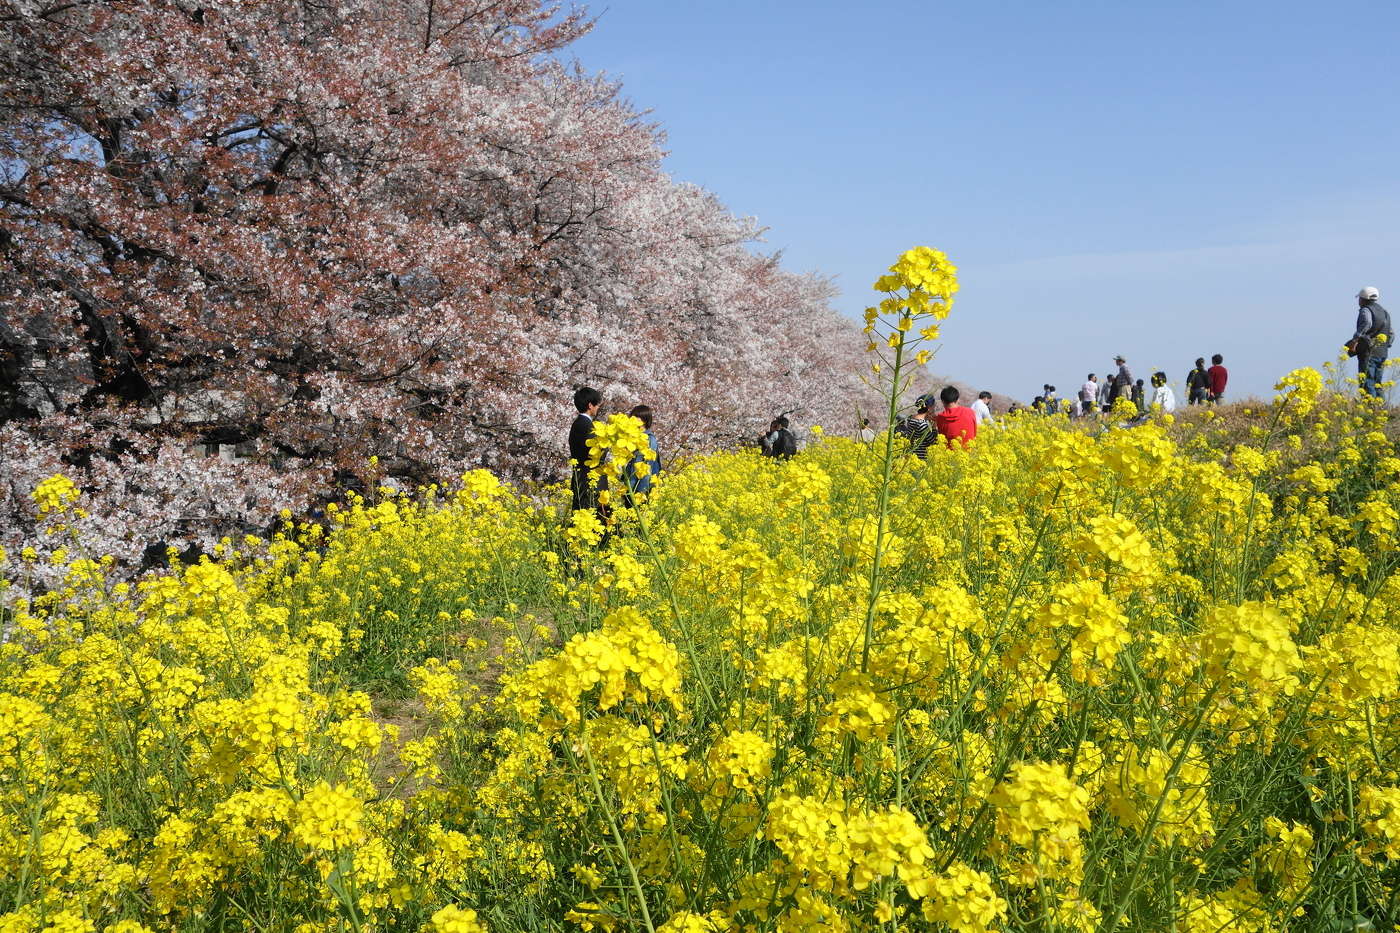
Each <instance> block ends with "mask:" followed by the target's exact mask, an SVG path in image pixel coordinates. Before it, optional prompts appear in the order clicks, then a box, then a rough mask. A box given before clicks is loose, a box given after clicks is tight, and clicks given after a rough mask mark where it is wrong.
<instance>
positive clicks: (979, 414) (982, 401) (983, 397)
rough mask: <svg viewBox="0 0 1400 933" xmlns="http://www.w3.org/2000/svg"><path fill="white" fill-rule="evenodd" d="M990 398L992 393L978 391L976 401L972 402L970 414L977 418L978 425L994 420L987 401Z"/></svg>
mask: <svg viewBox="0 0 1400 933" xmlns="http://www.w3.org/2000/svg"><path fill="white" fill-rule="evenodd" d="M991 400H992V393H990V392H978V393H977V401H975V402H973V403H972V406H971V407H972V414H973V415H974V416H975V417H976V418H977V423H978V424H979V425H982V424H987V423H989V422H993V421H996V419H995V418H993V417H992V408H991V405H989V404H988V403H989V402H990V401H991Z"/></svg>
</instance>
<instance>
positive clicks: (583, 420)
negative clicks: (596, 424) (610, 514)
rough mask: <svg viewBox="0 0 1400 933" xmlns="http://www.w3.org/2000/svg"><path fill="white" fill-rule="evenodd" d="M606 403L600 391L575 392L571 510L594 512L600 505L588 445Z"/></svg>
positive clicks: (571, 454)
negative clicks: (589, 472)
mask: <svg viewBox="0 0 1400 933" xmlns="http://www.w3.org/2000/svg"><path fill="white" fill-rule="evenodd" d="M602 402H603V394H602V393H601V392H599V391H598V390H597V389H594V388H591V387H589V386H583V387H582V388H580V389H579V390H578V391H576V392H574V407H575V408H577V409H578V417H577V418H575V419H574V423H573V426H572V427H570V428H569V465H570V467H571V468H572V470H571V476H570V483H569V485H570V488H571V489H572V491H573V505H572V506H571V508H573V509H575V510H578V509H592V508H596V507H597V505H598V491H597V490H596V489H594V488H593V481H592V478H591V477H590V476H589V475H588V441H589V439H590V438H591V437H593V418H594V416H596V415H597V414H598V406H599V405H601V404H602Z"/></svg>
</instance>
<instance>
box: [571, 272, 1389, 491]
mask: <svg viewBox="0 0 1400 933" xmlns="http://www.w3.org/2000/svg"><path fill="white" fill-rule="evenodd" d="M1356 299H1357V305H1358V308H1359V310H1358V313H1357V317H1356V328H1355V331H1354V333H1353V334H1352V336H1351V338H1350V339H1349V340H1348V341H1347V342H1346V345H1345V346H1346V351H1347V353H1348V355H1350V356H1352V357H1355V358H1356V364H1357V373H1358V375H1359V376H1360V380H1361V389H1362V391H1363V392H1367V393H1369V394H1371V395H1376V396H1379V395H1380V392H1381V371H1382V369H1383V367H1384V365H1385V361H1386V359H1387V357H1388V355H1389V351H1390V345H1391V344H1392V343H1393V342H1394V340H1395V332H1394V330H1393V329H1392V327H1391V321H1390V313H1389V312H1388V311H1386V309H1385V308H1384V307H1382V306H1381V304H1380V291H1379V290H1378V289H1376V288H1375V287H1373V286H1367V287H1365V288H1363V289H1361V291H1359V292H1357V293H1356ZM1113 363H1114V369H1113V370H1112V371H1111V372H1110V373H1105V375H1104V377H1103V378H1102V379H1100V378H1099V376H1098V374H1097V373H1089V374H1088V376H1086V377H1085V380H1084V383H1083V385H1081V386H1080V387H1079V389H1078V391H1077V392H1075V393H1074V395H1073V396H1072V397H1070V398H1065V399H1061V398H1060V397H1059V396H1058V395H1057V394H1056V393H1057V390H1056V389H1055V387H1054V386H1053V385H1051V384H1050V383H1045V384H1044V385H1043V386H1042V387H1041V394H1040V395H1037V396H1036V397H1035V400H1034V401H1033V402H1032V403H1031V405H1030V410H1032V411H1035V412H1038V413H1042V414H1059V413H1065V414H1068V415H1069V416H1070V417H1072V418H1086V417H1091V416H1093V415H1095V414H1099V413H1109V412H1112V411H1113V409H1114V406H1115V404H1116V403H1117V402H1118V400H1119V399H1128V400H1129V401H1131V402H1132V403H1133V405H1134V407H1135V408H1136V409H1137V411H1138V412H1139V413H1140V415H1139V417H1140V418H1145V417H1146V414H1147V413H1148V412H1149V411H1151V410H1154V409H1155V410H1158V411H1163V412H1172V411H1176V409H1177V398H1176V392H1175V391H1174V390H1173V389H1172V387H1171V385H1170V383H1169V382H1168V379H1167V374H1166V373H1165V372H1163V371H1161V370H1158V371H1157V372H1154V373H1153V374H1152V377H1151V393H1152V395H1151V398H1150V399H1149V398H1148V394H1147V393H1148V387H1147V386H1144V385H1143V380H1141V379H1134V378H1133V372H1132V370H1131V369H1130V368H1129V367H1128V360H1127V358H1126V357H1124V356H1123V355H1122V354H1119V355H1118V356H1115V357H1114V358H1113ZM1229 382H1230V372H1229V370H1227V369H1226V368H1225V357H1224V356H1223V355H1222V354H1220V353H1216V354H1214V355H1213V356H1211V358H1210V366H1206V361H1205V357H1197V359H1196V363H1195V365H1194V366H1193V367H1192V368H1191V370H1190V371H1189V372H1187V374H1186V380H1185V386H1186V404H1187V405H1211V404H1219V403H1221V402H1223V401H1225V393H1226V389H1227V387H1228V385H1229ZM960 399H961V393H960V392H959V391H958V389H957V387H956V386H945V387H944V388H943V389H942V390H941V391H940V392H939V393H938V394H937V396H936V397H935V396H934V395H933V394H932V393H930V394H927V395H924V396H921V397H920V398H919V399H918V400H917V402H916V404H915V411H914V413H913V414H911V415H909V416H908V417H906V418H904V419H902V420H901V421H899V422H898V423H897V424H896V425H895V426H894V431H895V433H896V434H897V435H898V436H899V437H901V438H903V439H904V440H905V441H906V442H907V443H908V445H909V450H910V452H911V453H912V454H914V456H916V457H920V458H924V457H927V455H928V449H929V447H930V446H932V444H933V443H934V440H935V438H940V439H942V440H943V441H944V442H945V443H946V444H947V446H948V447H949V448H955V447H957V446H961V447H963V448H966V447H967V446H968V444H969V443H970V442H971V441H973V440H974V439H975V438H976V437H977V429H978V426H979V425H983V424H987V423H989V422H992V421H994V420H995V419H994V417H993V415H992V409H991V401H992V393H990V392H986V391H983V392H979V393H978V395H977V399H976V401H974V402H973V403H972V404H971V405H963V404H961V401H960ZM602 400H603V397H602V394H601V393H600V392H599V391H598V390H597V389H593V388H590V387H588V386H585V387H583V388H580V389H579V390H578V391H576V392H575V393H574V407H575V408H576V409H577V410H578V415H577V417H576V418H575V419H574V423H573V425H572V427H571V428H570V429H569V457H570V460H571V462H572V478H571V487H572V499H573V508H575V509H581V508H598V509H606V505H605V504H603V505H600V504H599V495H598V494H599V492H600V491H601V490H600V489H599V488H595V485H594V482H593V480H592V479H591V477H590V473H589V470H588V467H587V463H588V455H589V450H588V441H589V439H590V438H592V437H593V419H594V417H595V416H596V415H597V413H598V407H599V405H601V404H602ZM935 408H937V410H935ZM1024 410H1026V409H1024V408H1023V407H1022V406H1021V405H1019V404H1018V403H1013V404H1012V405H1011V407H1010V408H1009V409H1008V412H1007V413H1008V414H1012V413H1015V412H1019V411H1024ZM628 414H630V415H632V416H633V417H635V418H637V419H638V420H639V421H641V422H642V425H643V427H644V428H645V429H646V432H647V440H648V442H649V444H650V446H651V449H652V451H653V454H652V457H651V458H650V459H645V458H644V457H643V455H642V454H641V453H638V454H636V455H635V456H634V457H633V460H632V462H631V463H629V464H628V465H627V469H626V470H624V471H623V476H624V477H625V480H624V481H625V483H626V486H627V488H626V489H624V490H621V494H622V495H623V497H624V499H625V500H627V501H629V502H630V500H631V498H632V497H633V496H634V495H636V494H639V493H646V492H648V491H649V490H650V489H651V485H652V478H653V477H654V476H656V475H657V474H658V473H660V471H661V460H660V456H659V455H658V454H656V453H655V451H656V449H657V448H656V437H655V435H654V434H653V433H652V430H651V421H652V410H651V408H649V407H648V406H646V405H637V406H636V407H634V408H633V409H632V410H631V411H630V412H628ZM856 436H857V437H859V438H860V439H861V440H862V441H864V442H866V443H872V442H874V441H875V439H876V437H877V435H876V432H875V429H874V428H873V427H871V424H870V419H869V418H862V419H861V420H860V425H859V428H858V429H857V432H856ZM757 446H758V447H759V449H760V451H761V452H762V454H763V456H765V457H771V458H774V459H778V460H785V459H788V458H790V457H792V456H793V455H795V454H796V453H797V437H796V435H795V434H793V432H792V429H791V425H790V423H789V421H788V419H787V416H786V415H779V416H778V417H776V418H774V419H773V420H772V422H770V423H769V425H768V430H767V431H765V432H764V433H763V434H762V435H760V436H759V437H758V438H757ZM643 464H644V466H643ZM604 498H606V497H604Z"/></svg>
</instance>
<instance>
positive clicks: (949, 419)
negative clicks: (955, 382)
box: [936, 386, 977, 450]
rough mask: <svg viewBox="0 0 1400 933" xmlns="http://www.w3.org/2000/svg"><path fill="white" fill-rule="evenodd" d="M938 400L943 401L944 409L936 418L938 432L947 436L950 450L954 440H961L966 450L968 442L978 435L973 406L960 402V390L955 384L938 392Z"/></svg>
mask: <svg viewBox="0 0 1400 933" xmlns="http://www.w3.org/2000/svg"><path fill="white" fill-rule="evenodd" d="M938 400H939V401H941V402H942V403H943V410H942V411H940V412H939V413H938V415H937V418H936V420H937V422H938V433H939V434H941V435H943V436H944V437H945V438H947V440H948V448H949V449H950V450H951V449H952V447H953V441H961V442H962V446H963V449H964V450H966V449H967V442H968V441H970V440H972V439H973V438H975V437H976V436H977V416H976V415H974V414H973V413H972V409H971V408H968V407H967V406H965V405H959V404H958V390H957V388H956V387H954V386H944V387H943V391H942V392H939V393H938Z"/></svg>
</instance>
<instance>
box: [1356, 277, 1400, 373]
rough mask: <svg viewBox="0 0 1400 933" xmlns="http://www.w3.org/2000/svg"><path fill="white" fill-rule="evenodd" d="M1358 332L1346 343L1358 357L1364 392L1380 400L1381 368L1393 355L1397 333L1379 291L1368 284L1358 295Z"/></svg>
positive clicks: (1357, 369) (1357, 365)
mask: <svg viewBox="0 0 1400 933" xmlns="http://www.w3.org/2000/svg"><path fill="white" fill-rule="evenodd" d="M1356 304H1357V306H1358V308H1359V309H1360V310H1358V311H1357V314H1356V333H1354V334H1352V335H1351V339H1350V340H1348V341H1347V353H1349V354H1351V355H1353V356H1355V357H1356V374H1357V375H1358V376H1359V377H1360V378H1361V391H1362V392H1365V393H1366V394H1368V395H1372V396H1375V397H1376V398H1380V394H1381V369H1383V368H1384V367H1385V361H1386V357H1388V356H1389V355H1390V345H1391V343H1393V342H1394V341H1395V331H1394V330H1393V329H1392V328H1391V326H1390V312H1389V311H1387V310H1386V309H1385V308H1382V307H1381V293H1380V290H1379V289H1377V288H1375V287H1374V286H1371V285H1368V286H1366V287H1365V288H1363V289H1361V291H1359V292H1357V293H1356Z"/></svg>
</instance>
